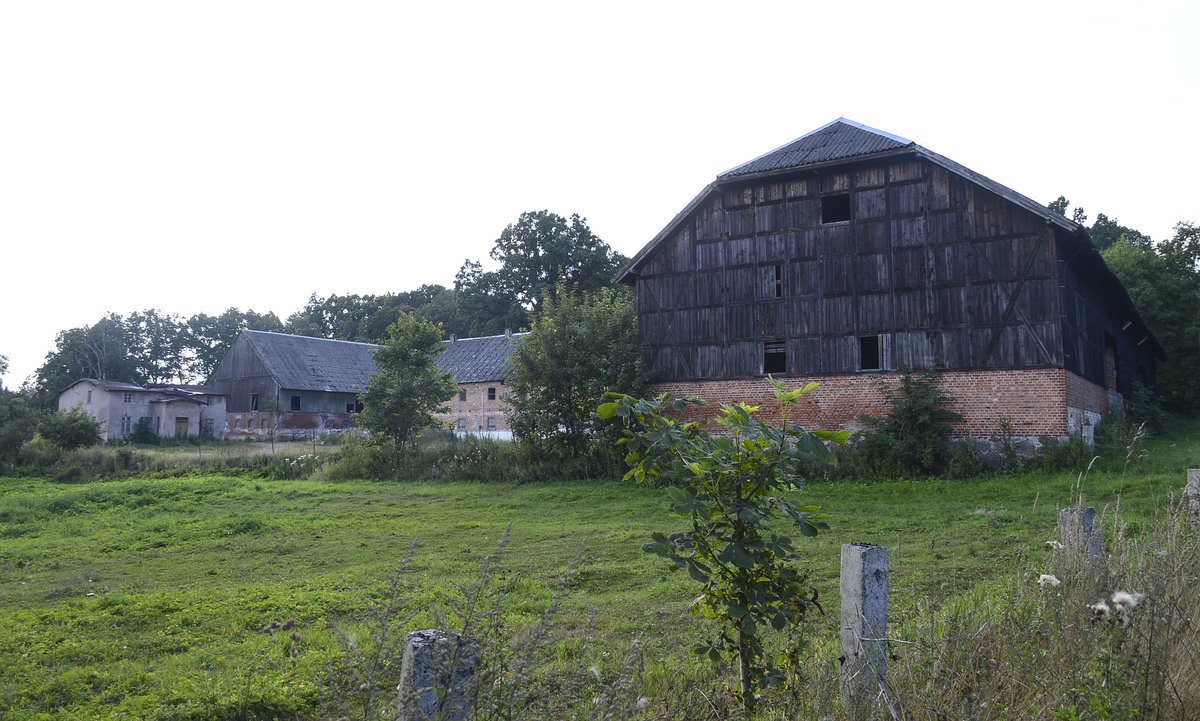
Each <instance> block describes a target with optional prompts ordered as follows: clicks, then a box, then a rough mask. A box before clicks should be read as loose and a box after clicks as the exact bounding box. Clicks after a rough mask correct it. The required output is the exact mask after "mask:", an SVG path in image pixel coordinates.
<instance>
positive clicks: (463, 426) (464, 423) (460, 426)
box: [458, 418, 467, 431]
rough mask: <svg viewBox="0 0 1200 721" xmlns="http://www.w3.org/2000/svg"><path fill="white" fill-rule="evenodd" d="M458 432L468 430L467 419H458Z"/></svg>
mask: <svg viewBox="0 0 1200 721" xmlns="http://www.w3.org/2000/svg"><path fill="white" fill-rule="evenodd" d="M458 430H460V431H465V430H467V419H466V418H459V419H458Z"/></svg>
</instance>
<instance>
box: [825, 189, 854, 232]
mask: <svg viewBox="0 0 1200 721" xmlns="http://www.w3.org/2000/svg"><path fill="white" fill-rule="evenodd" d="M847 220H850V194H849V193H838V194H837V195H826V196H825V197H823V198H821V223H822V225H824V224H825V223H841V222H844V221H847Z"/></svg>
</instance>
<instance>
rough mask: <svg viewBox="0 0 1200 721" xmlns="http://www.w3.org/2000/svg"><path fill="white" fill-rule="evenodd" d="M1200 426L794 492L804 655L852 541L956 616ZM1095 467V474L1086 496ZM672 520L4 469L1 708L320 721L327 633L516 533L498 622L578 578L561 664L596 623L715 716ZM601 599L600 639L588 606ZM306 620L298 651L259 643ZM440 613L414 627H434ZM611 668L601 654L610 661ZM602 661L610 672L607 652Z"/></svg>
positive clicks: (513, 494) (192, 479) (1164, 494)
mask: <svg viewBox="0 0 1200 721" xmlns="http://www.w3.org/2000/svg"><path fill="white" fill-rule="evenodd" d="M1197 431H1200V428H1196V427H1194V426H1188V427H1187V428H1184V429H1181V430H1180V431H1179V432H1178V433H1176V434H1175V435H1174V436H1172V437H1169V438H1164V439H1162V440H1157V441H1153V442H1152V443H1151V444H1150V453H1149V455H1148V456H1147V457H1146V458H1144V459H1142V460H1140V461H1138V460H1135V461H1134V462H1133V464H1132V467H1131V469H1129V470H1128V471H1126V470H1125V469H1124V468H1123V459H1120V458H1114V459H1111V460H1105V461H1102V462H1101V463H1098V464H1097V465H1096V466H1094V467H1093V469H1092V470H1091V471H1090V472H1088V473H1087V474H1086V475H1084V476H1082V477H1081V475H1080V473H1078V472H1076V471H1070V472H1062V473H1056V474H1050V475H1021V476H1006V477H984V478H980V479H957V480H883V481H861V482H836V483H834V482H817V483H813V484H811V485H809V486H808V487H806V488H805V490H804V491H803V495H804V498H805V499H806V500H807V501H810V502H812V503H816V504H819V505H821V506H822V507H823V509H824V510H826V511H827V512H828V513H829V514H830V515H831V519H830V524H831V527H832V530H831V531H830V532H828V533H825V534H823V535H822V536H820V537H818V538H817V539H804V540H803V541H801V542H800V544H801V547H802V548H804V549H805V551H806V554H807V563H808V565H809V567H810V569H811V570H812V580H813V582H814V584H815V585H816V586H817V588H818V589H819V590H820V591H821V594H822V595H821V600H822V601H823V604H824V607H825V611H826V615H825V616H824V617H813V618H812V624H811V628H810V633H812V635H813V637H814V641H815V643H814V646H813V649H812V651H811V652H812V654H813V655H814V658H816V659H818V660H821V659H823V660H825V661H828V660H829V659H832V658H834V657H835V656H836V655H837V654H836V641H835V639H836V620H835V619H836V618H837V614H838V604H837V578H838V573H839V571H838V568H837V559H838V552H839V549H840V546H841V544H842V543H847V542H869V543H877V544H881V545H884V546H887V547H888V548H889V549H890V553H891V578H892V581H891V589H892V592H891V598H892V608H893V616H894V617H895V618H896V619H903V618H911V617H912V616H913V615H915V614H926V615H928V614H933V613H936V612H937V611H938V609H939V608H942V607H953V606H955V605H956V604H962V603H963V601H962V599H963V598H964V597H967V596H970V595H971V594H972V593H973V592H974V589H976V588H978V587H980V584H981V583H982V582H984V581H987V580H988V579H1001V578H1006V579H1013V578H1021V579H1026V580H1028V579H1031V578H1036V573H1037V572H1038V570H1039V567H1040V566H1041V565H1043V564H1044V563H1045V562H1047V559H1046V557H1045V554H1046V550H1045V549H1046V547H1045V546H1044V541H1046V540H1047V539H1050V538H1052V537H1054V533H1055V519H1056V512H1057V509H1058V508H1060V507H1063V506H1066V505H1069V504H1071V503H1072V502H1073V500H1074V498H1075V495H1076V494H1077V493H1078V489H1079V487H1080V486H1082V492H1083V494H1084V496H1085V497H1086V499H1087V502H1088V503H1089V504H1091V505H1096V506H1098V507H1101V508H1106V507H1107V508H1110V509H1114V510H1115V506H1116V505H1117V504H1118V502H1119V503H1120V507H1121V513H1122V516H1123V517H1124V519H1125V520H1126V521H1127V522H1129V523H1130V524H1132V525H1131V528H1132V529H1133V530H1136V528H1137V524H1144V523H1148V522H1149V521H1150V519H1151V518H1152V516H1153V514H1154V513H1155V510H1156V509H1158V508H1161V507H1162V506H1163V505H1165V503H1166V502H1167V500H1168V497H1169V495H1170V494H1171V493H1176V494H1177V493H1178V492H1179V489H1180V488H1181V487H1182V485H1183V484H1184V482H1185V480H1186V479H1185V475H1184V472H1185V469H1186V468H1188V467H1191V466H1200V446H1198V445H1197V443H1196V442H1195V440H1194V439H1195V438H1197V437H1198V436H1200V433H1198V432H1197ZM1081 478H1082V483H1081ZM679 523H680V522H679V521H678V520H676V519H670V518H668V517H667V516H666V513H665V503H664V502H663V501H662V491H661V490H659V489H654V488H646V487H637V486H633V485H630V484H628V483H623V482H616V481H591V482H571V483H567V482H545V483H537V484H526V485H502V484H480V483H459V482H453V481H446V482H437V483H433V482H420V483H417V482H387V483H366V482H343V483H329V482H317V481H302V480H301V481H282V480H263V479H261V478H254V477H240V476H220V475H213V476H201V475H196V476H187V477H174V478H139V477H135V478H127V479H120V480H111V481H103V482H95V483H85V484H64V483H55V482H51V481H48V480H46V479H28V478H22V479H0V609H3V610H2V611H0V663H2V664H3V668H4V673H3V674H0V709H6V710H7V711H6V714H5V717H6V718H47V719H68V718H130V717H132V718H147V719H222V718H227V719H240V718H264V719H265V718H275V717H279V718H285V717H287V718H290V717H293V716H295V717H299V718H309V717H314V716H316V715H317V714H318V710H319V696H320V694H321V690H320V678H321V674H322V672H323V670H324V669H325V667H326V666H327V664H329V663H330V662H331V661H332V660H333V659H335V658H336V657H337V656H338V655H339V653H340V652H339V650H338V647H337V644H336V639H335V635H334V633H333V631H332V630H331V624H334V623H337V624H340V625H343V626H346V627H348V628H351V629H356V628H358V629H360V632H361V627H360V626H358V625H357V624H358V621H359V619H361V617H362V616H363V613H364V609H365V608H366V606H367V600H368V598H369V597H370V596H371V595H372V594H376V593H378V592H379V591H380V590H381V589H382V587H383V583H384V578H385V576H386V575H387V574H388V572H389V571H391V570H392V569H394V568H395V567H396V566H398V565H399V563H400V561H401V558H402V557H403V556H404V554H405V553H406V551H407V549H408V548H409V547H410V545H412V544H413V543H415V544H416V549H415V555H414V561H413V564H412V567H411V574H410V580H412V581H414V582H415V583H416V584H417V587H416V589H415V590H414V594H415V598H414V601H413V604H414V606H415V607H418V608H430V609H431V608H432V607H433V606H434V605H435V604H437V605H440V607H442V608H444V607H445V600H446V597H447V596H448V595H452V594H453V593H454V590H453V587H452V584H453V583H454V582H467V581H469V580H470V579H471V578H472V577H473V576H474V574H475V572H476V568H477V566H478V562H479V559H480V558H481V557H482V556H483V555H484V554H486V553H488V552H489V551H491V550H493V549H494V548H495V547H496V546H497V544H498V543H499V542H500V540H501V539H502V538H503V537H504V535H505V529H506V528H508V527H509V526H510V524H511V532H510V534H511V538H510V542H509V549H508V553H507V558H506V565H507V567H508V568H509V569H510V571H511V573H512V574H513V577H514V578H515V580H516V585H515V589H516V592H515V593H514V594H513V596H512V597H511V600H510V603H509V606H508V607H507V610H506V612H507V614H508V616H509V625H510V626H511V627H513V628H516V627H520V626H521V625H522V624H529V623H532V622H533V621H534V620H535V619H536V618H537V616H538V614H539V613H540V611H541V609H543V608H544V607H545V605H546V604H547V602H548V599H549V597H550V594H551V590H552V589H553V588H554V587H555V586H556V584H557V583H558V580H559V578H560V577H561V576H562V575H563V573H564V572H565V569H566V568H567V566H568V565H569V564H570V563H571V562H572V560H573V559H574V558H575V557H576V556H577V555H578V554H580V553H582V560H583V566H582V567H581V568H580V570H579V571H578V572H577V573H576V574H575V575H574V577H573V578H572V580H571V582H570V584H569V586H568V590H569V592H570V596H569V599H568V601H567V607H566V609H567V610H566V614H565V616H564V617H563V622H562V627H561V629H560V631H561V633H562V640H561V641H559V642H558V646H557V651H556V653H557V658H558V660H559V661H561V662H562V663H563V664H568V663H573V662H576V661H578V660H579V659H578V658H576V656H577V653H576V652H577V651H578V650H579V649H580V648H581V647H582V645H583V644H582V640H581V639H582V638H583V636H585V635H587V634H591V635H592V636H593V637H594V638H595V647H596V649H598V651H597V653H599V654H609V655H608V656H607V658H608V659H610V660H612V662H614V663H615V659H616V658H617V657H618V656H620V654H621V653H622V650H623V649H624V648H625V647H626V646H627V644H628V642H629V640H630V639H631V638H633V637H634V636H636V635H642V636H644V637H645V638H646V641H647V646H646V649H645V659H646V681H647V690H648V693H649V695H650V697H651V698H650V701H651V706H650V707H649V709H648V711H647V714H648V715H649V714H650V713H651V712H655V713H670V712H671V711H672V709H679V708H680V707H685V706H686V707H687V708H685V709H684V710H682V711H680V712H678V713H675V714H673V715H671V716H670V717H671V718H709V717H713V716H714V715H715V714H716V713H717V709H718V708H720V709H722V710H725V709H727V707H724V706H721V707H718V706H715V705H711V704H709V705H704V704H701V705H698V706H690V705H689V702H690V701H693V700H695V699H696V698H698V695H699V694H700V692H703V693H704V694H706V695H711V694H714V693H717V694H719V692H720V686H721V684H722V683H723V682H722V680H721V679H722V678H723V674H724V673H725V672H724V671H723V670H721V669H714V668H713V667H711V666H709V665H708V664H707V663H702V662H700V661H698V660H696V659H695V658H693V657H691V656H690V655H689V653H688V649H689V648H690V647H691V646H692V645H693V643H694V642H695V641H697V640H699V639H700V638H702V637H703V635H704V634H705V633H706V631H707V629H706V628H705V627H704V625H703V623H702V622H699V621H696V620H694V619H692V618H691V617H690V614H689V613H688V604H689V602H690V601H691V599H692V598H693V596H694V594H695V587H694V585H693V584H692V583H691V582H690V581H689V580H688V579H687V578H686V577H685V576H683V575H681V574H677V573H671V572H669V571H668V570H667V569H666V568H665V567H664V566H663V565H662V564H661V562H659V561H657V560H656V559H654V558H653V557H651V556H648V555H647V554H644V553H643V552H641V551H640V545H641V543H642V542H643V541H644V540H645V539H646V536H647V535H648V534H649V533H650V532H651V531H654V530H672V529H674V528H676V527H678V524H679ZM588 607H592V608H594V609H595V615H594V622H593V626H592V627H591V628H589V627H588V626H587V623H586V621H585V618H586V609H587V608H588ZM284 619H295V620H296V631H295V632H296V633H297V634H298V636H299V637H300V639H301V640H300V641H298V642H295V644H294V646H295V649H294V650H293V644H292V643H291V642H290V641H288V640H287V639H286V638H282V639H278V638H276V639H273V638H272V637H270V636H268V635H266V634H264V633H262V632H261V629H262V627H263V626H264V625H265V624H267V623H269V622H271V621H282V620H284ZM432 619H433V615H432V613H431V612H428V611H427V612H423V613H421V614H419V615H418V617H417V618H416V619H414V620H413V627H414V628H416V627H425V626H426V625H429V624H432V622H433V620H432ZM601 658H602V659H603V658H604V657H601ZM602 662H603V661H602Z"/></svg>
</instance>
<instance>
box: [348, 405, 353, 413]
mask: <svg viewBox="0 0 1200 721" xmlns="http://www.w3.org/2000/svg"><path fill="white" fill-rule="evenodd" d="M346 412H347V413H353V412H354V404H353V403H347V404H346Z"/></svg>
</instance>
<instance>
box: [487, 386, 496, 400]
mask: <svg viewBox="0 0 1200 721" xmlns="http://www.w3.org/2000/svg"><path fill="white" fill-rule="evenodd" d="M488 400H489V401H494V400H496V389H495V388H488Z"/></svg>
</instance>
